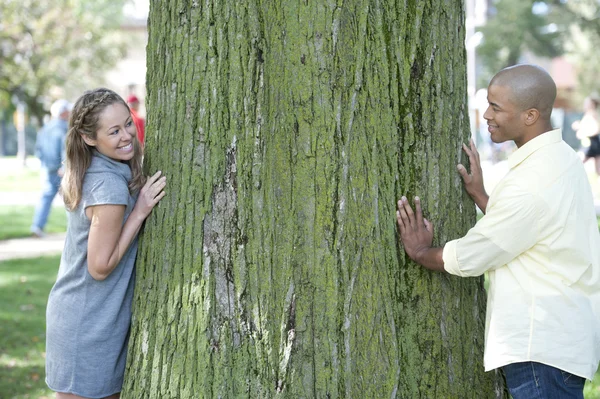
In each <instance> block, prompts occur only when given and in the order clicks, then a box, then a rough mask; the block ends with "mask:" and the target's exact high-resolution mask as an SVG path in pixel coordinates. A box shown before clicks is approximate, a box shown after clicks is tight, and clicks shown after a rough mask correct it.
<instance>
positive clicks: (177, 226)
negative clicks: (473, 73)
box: [123, 0, 503, 399]
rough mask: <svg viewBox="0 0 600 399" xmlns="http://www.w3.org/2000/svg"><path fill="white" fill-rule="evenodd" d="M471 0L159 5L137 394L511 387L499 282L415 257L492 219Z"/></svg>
mask: <svg viewBox="0 0 600 399" xmlns="http://www.w3.org/2000/svg"><path fill="white" fill-rule="evenodd" d="M463 7H464V6H463V1H462V0H452V1H445V2H441V1H409V2H391V1H385V0H384V1H381V0H372V1H371V0H364V1H360V0H358V1H354V2H343V3H338V2H335V1H324V2H304V1H302V2H299V1H297V0H287V1H286V0H282V1H260V0H246V1H233V0H228V1H221V2H212V1H207V2H197V1H192V0H178V1H169V2H161V1H154V2H151V4H150V16H149V33H150V36H149V44H148V48H147V63H148V74H147V78H148V81H147V107H148V108H147V109H148V119H147V124H148V136H147V141H146V150H147V152H146V156H145V161H144V162H145V168H146V171H147V172H150V171H155V170H157V169H160V170H162V171H163V172H164V173H165V174H166V175H167V177H168V181H169V188H168V194H167V197H165V198H164V199H163V200H162V202H161V204H160V206H159V207H158V208H157V209H155V210H154V212H153V215H152V216H151V218H150V219H149V220H148V221H147V224H146V227H145V232H144V234H143V236H142V238H141V246H140V251H139V254H138V262H137V267H136V268H137V285H136V292H135V299H134V317H133V322H132V332H131V339H130V353H129V355H128V369H127V375H126V382H125V386H124V391H123V398H145V399H147V398H162V399H164V398H182V399H183V398H197V397H206V398H211V397H224V398H225V397H226V398H236V397H249V398H258V397H261V398H264V397H331V398H342V397H346V398H351V397H366V398H380V397H397V398H418V397H423V398H482V397H486V398H489V397H496V396H502V395H503V391H502V385H501V383H500V382H499V381H498V380H496V378H495V374H494V373H487V374H485V373H484V372H483V365H482V358H483V353H482V352H483V329H484V318H485V317H484V311H485V291H484V289H483V285H482V283H483V281H482V279H481V278H472V279H461V278H456V277H452V276H447V275H444V274H434V273H430V272H428V271H425V270H424V269H423V268H422V267H420V266H416V265H415V264H413V263H412V262H410V260H409V259H408V258H407V257H406V256H405V254H404V252H403V251H402V249H401V248H400V247H399V244H398V240H397V233H396V227H395V202H396V200H397V199H398V198H399V197H400V195H402V194H407V195H408V196H409V197H411V198H412V197H413V196H414V195H419V196H421V198H422V199H423V203H424V207H425V213H426V214H427V215H428V217H429V218H430V219H431V220H433V221H434V223H435V225H436V235H435V242H436V243H440V242H445V241H447V240H449V239H452V238H456V237H459V236H461V235H462V234H464V233H465V232H466V230H467V229H468V228H469V227H470V226H471V225H472V224H473V223H474V221H475V208H474V204H473V202H472V201H470V200H469V199H468V197H467V195H466V194H465V193H464V191H463V189H462V185H461V181H460V177H459V176H458V174H457V173H456V163H457V162H458V161H459V160H461V157H462V151H461V143H463V142H466V141H467V140H468V137H469V135H470V133H469V123H468V117H467V107H466V68H465V49H464V32H465V29H464V17H465V16H464V9H463Z"/></svg>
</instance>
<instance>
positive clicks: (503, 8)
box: [477, 0, 564, 82]
mask: <svg viewBox="0 0 600 399" xmlns="http://www.w3.org/2000/svg"><path fill="white" fill-rule="evenodd" d="M549 11H550V8H549V7H548V5H547V4H546V3H544V2H539V1H534V0H496V1H494V2H493V3H492V8H491V10H490V17H489V20H488V22H487V24H486V25H485V26H483V27H482V28H481V29H480V31H481V33H483V42H482V44H481V45H480V46H479V47H478V49H477V56H478V57H480V58H481V61H482V65H483V66H484V73H483V74H482V76H481V79H482V80H483V81H486V82H487V81H489V79H490V78H491V76H492V75H493V74H494V73H496V72H497V71H498V70H500V69H502V68H506V67H508V66H511V65H515V64H517V63H519V62H520V60H521V57H522V55H523V54H524V53H525V52H531V53H533V54H535V55H538V56H546V57H555V56H557V55H559V54H561V53H562V39H563V38H564V36H563V35H562V34H561V32H562V31H561V29H562V28H561V27H562V25H558V24H556V23H555V22H554V21H551V20H550V19H549Z"/></svg>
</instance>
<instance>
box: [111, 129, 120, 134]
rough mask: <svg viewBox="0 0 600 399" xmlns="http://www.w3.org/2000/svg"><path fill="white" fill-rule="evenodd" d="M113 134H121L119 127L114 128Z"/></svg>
mask: <svg viewBox="0 0 600 399" xmlns="http://www.w3.org/2000/svg"><path fill="white" fill-rule="evenodd" d="M111 134H119V129H117V130H113V131H112V133H111Z"/></svg>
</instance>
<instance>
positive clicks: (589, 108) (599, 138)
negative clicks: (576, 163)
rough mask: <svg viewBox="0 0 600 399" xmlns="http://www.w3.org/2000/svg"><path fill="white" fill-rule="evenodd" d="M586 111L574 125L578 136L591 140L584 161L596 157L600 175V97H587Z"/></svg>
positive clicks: (584, 105)
mask: <svg viewBox="0 0 600 399" xmlns="http://www.w3.org/2000/svg"><path fill="white" fill-rule="evenodd" d="M583 108H584V113H583V118H581V121H576V122H574V123H573V125H572V127H573V129H574V130H575V131H576V132H577V133H576V134H577V138H578V139H580V140H581V141H582V143H583V142H589V146H588V149H587V151H586V152H585V158H584V159H583V162H584V163H585V162H587V161H588V160H589V159H592V158H593V159H594V162H595V165H596V174H597V175H600V135H599V134H600V129H599V128H600V126H599V124H598V111H597V109H598V99H596V98H594V97H587V98H586V99H585V101H584V103H583Z"/></svg>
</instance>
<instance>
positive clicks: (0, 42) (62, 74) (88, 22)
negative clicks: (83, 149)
mask: <svg viewBox="0 0 600 399" xmlns="http://www.w3.org/2000/svg"><path fill="white" fill-rule="evenodd" d="M123 4H124V0H119V1H112V0H93V1H91V0H74V1H72V0H56V1H36V0H18V1H16V0H5V1H2V2H0V15H1V16H2V18H1V19H0V91H3V92H5V93H8V95H9V96H10V97H13V96H16V97H18V98H19V100H20V101H23V102H24V103H26V104H27V108H28V110H29V112H30V113H31V114H32V115H33V116H35V117H36V118H37V119H38V121H40V122H41V120H42V118H43V116H44V114H45V110H44V107H45V106H46V107H47V106H49V104H45V100H46V99H47V98H48V97H49V95H50V91H51V89H53V88H55V87H60V88H62V89H63V90H64V93H63V95H72V96H76V95H79V94H80V93H81V91H83V90H84V89H88V88H89V87H95V86H97V85H98V82H102V81H103V79H102V76H103V75H104V74H105V73H106V70H107V69H108V68H110V67H112V66H114V65H115V63H116V62H117V61H118V60H119V59H120V58H121V57H122V56H123V55H124V48H125V47H124V44H123V39H119V38H117V36H116V35H114V34H113V32H112V29H115V28H116V27H118V26H119V23H120V22H121V19H122V15H121V14H122V9H123ZM47 102H51V101H47Z"/></svg>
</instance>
